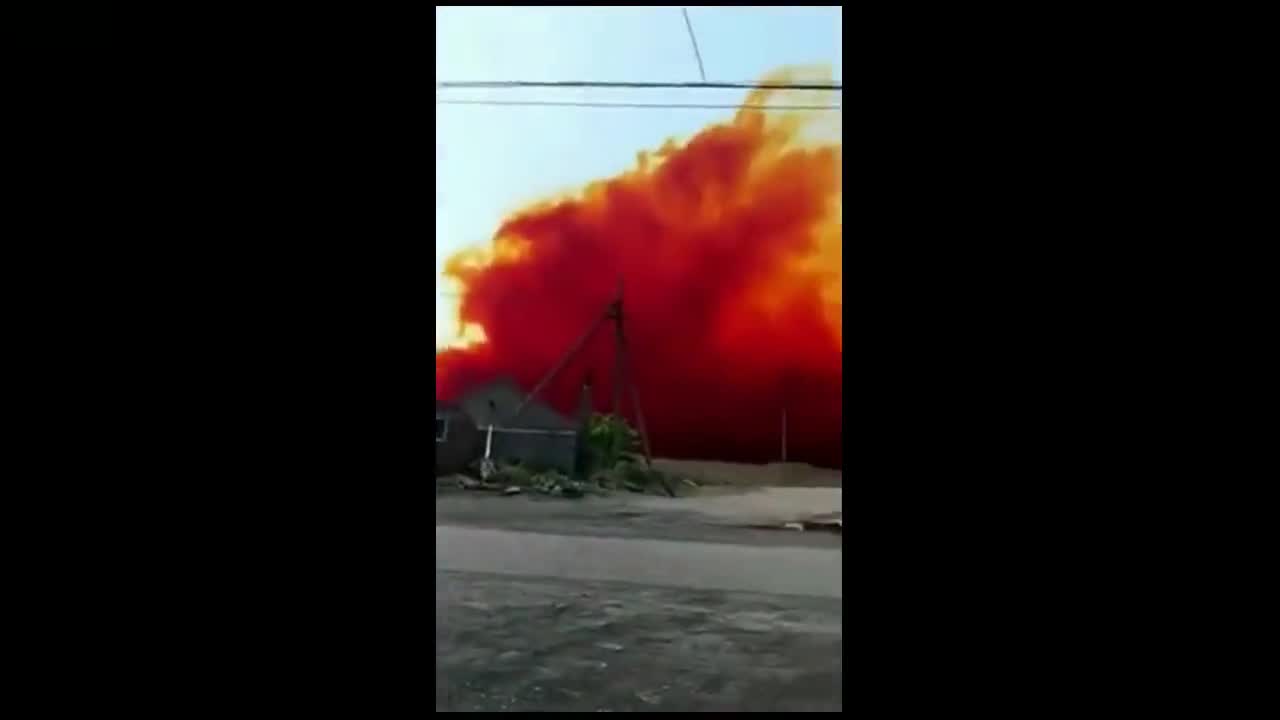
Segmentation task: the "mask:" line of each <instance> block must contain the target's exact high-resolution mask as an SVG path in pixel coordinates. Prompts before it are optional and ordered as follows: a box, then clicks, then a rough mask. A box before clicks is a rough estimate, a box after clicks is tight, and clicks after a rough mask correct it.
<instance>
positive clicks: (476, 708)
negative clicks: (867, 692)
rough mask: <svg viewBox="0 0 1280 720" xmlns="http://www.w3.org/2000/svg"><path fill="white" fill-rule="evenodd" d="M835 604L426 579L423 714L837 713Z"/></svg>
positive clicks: (637, 588) (554, 583)
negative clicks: (427, 683)
mask: <svg viewBox="0 0 1280 720" xmlns="http://www.w3.org/2000/svg"><path fill="white" fill-rule="evenodd" d="M842 653H843V643H842V632H841V605H840V601H839V600H838V599H833V598H811V597H803V596H796V595H787V596H779V595H764V594H756V593H745V592H730V591H724V590H696V589H688V588H673V587H655V586H646V585H635V584H623V583H605V582H598V581H582V580H563V579H551V578H534V577H514V576H509V575H508V576H493V575H485V574H477V573H459V572H452V571H441V572H438V573H437V575H436V710H437V711H438V712H440V711H446V712H447V711H469V712H494V711H498V712H551V711H565V712H598V711H612V712H622V711H650V712H653V711H658V712H671V711H677V712H679V711H683V712H732V711H756V712H789V711H796V712H805V711H814V712H839V711H841V710H842V708H843V690H842V682H841V680H842Z"/></svg>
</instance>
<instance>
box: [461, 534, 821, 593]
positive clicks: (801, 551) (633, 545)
mask: <svg viewBox="0 0 1280 720" xmlns="http://www.w3.org/2000/svg"><path fill="white" fill-rule="evenodd" d="M436 568H437V569H438V570H459V571H471V572H485V573H496V574H501V575H523V576H538V577H551V578H565V579H574V580H604V581H620V582H633V583H644V584H648V585H666V586H676V587H686V588H695V589H706V590H737V591H745V592H757V593H774V594H790V595H807V596H811V597H824V598H834V599H839V598H840V597H841V586H842V577H843V575H842V568H841V551H840V550H838V549H824V548H807V547H761V546H749V545H728V544H723V543H698V542H672V541H666V540H651V539H644V538H628V539H622V538H605V537H588V536H565V535H544V534H539V533H525V532H510V531H505V530H493V529H487V528H468V527H451V526H440V525H438V526H436Z"/></svg>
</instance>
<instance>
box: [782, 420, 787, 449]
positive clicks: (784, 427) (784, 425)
mask: <svg viewBox="0 0 1280 720" xmlns="http://www.w3.org/2000/svg"><path fill="white" fill-rule="evenodd" d="M786 461H787V409H786V408H782V462H786Z"/></svg>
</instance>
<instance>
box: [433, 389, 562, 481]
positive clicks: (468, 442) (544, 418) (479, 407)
mask: <svg viewBox="0 0 1280 720" xmlns="http://www.w3.org/2000/svg"><path fill="white" fill-rule="evenodd" d="M525 394H526V393H525V392H524V391H523V390H521V389H520V386H518V385H516V384H515V383H514V382H512V381H511V380H506V379H503V380H497V381H495V382H492V383H489V384H487V385H482V386H480V387H478V388H475V389H473V390H472V391H471V392H469V393H467V394H466V395H464V396H463V397H462V398H461V399H459V400H458V402H457V403H456V404H453V405H448V406H437V408H436V427H437V435H436V473H437V474H442V473H446V474H447V473H449V472H458V471H459V470H461V469H463V468H465V467H466V466H467V464H468V463H470V462H472V461H474V460H478V459H480V458H482V457H484V452H485V444H486V442H490V447H489V452H490V456H491V457H493V458H494V459H495V460H498V461H505V462H519V463H520V464H521V465H524V466H526V467H529V468H533V469H546V468H554V469H556V470H559V471H561V472H563V473H566V474H572V473H573V472H574V470H575V469H576V466H577V465H578V448H579V437H580V434H579V428H580V426H581V423H580V422H575V421H574V420H570V419H569V418H567V417H565V416H564V415H561V414H560V413H558V412H556V411H555V410H553V409H552V408H550V407H549V406H547V405H545V404H543V403H541V402H539V401H537V400H531V401H530V402H529V403H528V404H527V405H525V406H524V409H523V410H520V414H519V415H516V411H517V410H518V409H520V404H521V403H522V402H524V398H525ZM442 420H443V424H444V427H445V428H446V429H445V430H444V431H443V435H442V434H441V432H440V430H441V423H442ZM468 425H469V426H470V427H469V428H467V429H460V430H459V431H458V432H459V433H460V434H458V435H455V436H454V438H453V439H452V440H451V439H450V437H449V432H450V429H451V428H453V427H459V428H466V426H468ZM490 426H492V427H493V431H492V440H491V441H489V428H490ZM471 432H474V433H475V435H474V438H473V437H472V436H471V435H470V433H471ZM442 455H443V456H444V458H445V460H444V462H443V463H442V461H441V457H442ZM464 458H465V459H464ZM442 468H445V469H443V470H442Z"/></svg>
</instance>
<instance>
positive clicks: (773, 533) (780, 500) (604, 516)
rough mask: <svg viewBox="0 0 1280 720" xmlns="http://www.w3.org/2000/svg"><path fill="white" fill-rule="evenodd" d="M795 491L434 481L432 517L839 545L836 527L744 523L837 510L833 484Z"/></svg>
mask: <svg viewBox="0 0 1280 720" xmlns="http://www.w3.org/2000/svg"><path fill="white" fill-rule="evenodd" d="M788 493H790V494H788ZM796 494H797V490H795V489H790V490H778V489H766V490H759V491H753V492H750V493H745V494H744V493H741V492H737V491H735V492H730V493H725V494H717V493H710V494H708V495H706V496H703V497H695V498H678V499H676V498H660V497H652V496H647V495H636V494H632V493H626V492H619V493H615V494H613V495H610V496H607V497H587V498H581V499H576V500H568V499H563V498H550V497H546V496H542V495H537V494H532V493H526V494H521V495H516V496H512V497H507V496H503V495H498V494H495V493H488V492H478V491H473V490H459V489H456V488H450V487H441V488H439V489H438V490H437V493H436V507H435V511H436V525H461V526H470V527H482V528H500V529H504V530H516V531H521V532H538V533H553V534H558V535H593V536H598V537H619V538H627V537H635V538H654V539H663V540H691V541H698V542H723V543H734V544H743V545H796V546H803V547H832V548H838V547H840V545H841V535H840V534H834V533H827V532H796V531H790V530H780V529H773V530H766V529H759V528H753V527H746V526H748V525H757V524H766V523H769V522H772V523H774V524H775V525H781V523H783V522H786V521H788V520H791V519H797V518H799V517H804V516H809V515H816V514H830V513H831V512H833V511H834V512H839V511H840V500H839V497H840V491H839V490H834V492H833V489H831V488H824V489H817V492H816V493H813V494H811V493H807V492H804V491H803V490H801V491H799V493H798V494H799V495H800V496H801V497H800V498H797V497H795V496H796Z"/></svg>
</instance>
